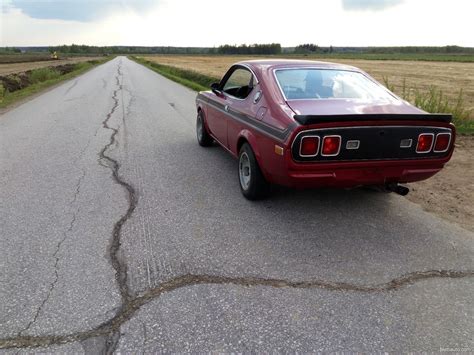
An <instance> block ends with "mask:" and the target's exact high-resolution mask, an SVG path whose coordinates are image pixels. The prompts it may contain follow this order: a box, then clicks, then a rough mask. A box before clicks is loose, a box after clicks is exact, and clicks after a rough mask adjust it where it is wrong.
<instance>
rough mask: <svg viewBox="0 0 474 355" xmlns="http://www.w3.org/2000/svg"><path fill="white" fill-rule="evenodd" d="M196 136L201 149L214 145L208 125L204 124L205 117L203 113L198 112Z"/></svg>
mask: <svg viewBox="0 0 474 355" xmlns="http://www.w3.org/2000/svg"><path fill="white" fill-rule="evenodd" d="M196 136H197V140H198V143H199V145H200V146H201V147H209V146H211V145H212V142H213V139H212V137H211V135H210V134H209V133H208V132H207V129H206V125H205V124H204V115H203V113H202V111H199V112H198V115H197V118H196Z"/></svg>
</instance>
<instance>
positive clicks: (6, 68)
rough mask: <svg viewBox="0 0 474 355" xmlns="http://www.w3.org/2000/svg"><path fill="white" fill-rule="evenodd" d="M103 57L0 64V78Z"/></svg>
mask: <svg viewBox="0 0 474 355" xmlns="http://www.w3.org/2000/svg"><path fill="white" fill-rule="evenodd" d="M102 58H103V57H74V58H68V59H59V60H45V61H40V62H26V63H8V64H0V76H4V75H8V74H13V73H21V72H25V71H27V70H31V69H38V68H45V67H51V66H58V65H64V64H72V63H79V62H87V61H89V60H94V59H102Z"/></svg>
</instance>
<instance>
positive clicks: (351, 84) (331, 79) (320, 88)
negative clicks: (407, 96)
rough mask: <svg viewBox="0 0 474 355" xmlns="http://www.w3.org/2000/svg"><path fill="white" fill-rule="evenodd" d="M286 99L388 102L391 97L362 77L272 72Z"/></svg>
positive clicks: (349, 73)
mask: <svg viewBox="0 0 474 355" xmlns="http://www.w3.org/2000/svg"><path fill="white" fill-rule="evenodd" d="M275 74H276V78H277V80H278V83H279V85H280V87H281V90H282V91H283V94H284V95H285V98H286V99H287V100H303V99H365V100H376V99H390V98H392V99H393V97H392V96H391V95H390V94H389V93H388V92H387V91H386V90H385V89H384V88H383V87H381V86H379V85H378V84H376V83H375V82H373V81H372V80H370V79H369V78H367V77H366V76H365V75H363V74H361V73H358V72H354V71H348V70H334V69H314V68H301V69H279V70H276V72H275Z"/></svg>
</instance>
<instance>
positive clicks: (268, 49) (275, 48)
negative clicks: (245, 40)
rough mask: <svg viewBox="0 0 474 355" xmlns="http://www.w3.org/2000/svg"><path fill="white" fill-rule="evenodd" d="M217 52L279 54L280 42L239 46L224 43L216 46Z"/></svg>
mask: <svg viewBox="0 0 474 355" xmlns="http://www.w3.org/2000/svg"><path fill="white" fill-rule="evenodd" d="M217 53H218V54H281V44H280V43H269V44H251V45H248V46H247V45H246V44H242V45H240V46H235V45H229V44H224V45H223V46H219V48H217Z"/></svg>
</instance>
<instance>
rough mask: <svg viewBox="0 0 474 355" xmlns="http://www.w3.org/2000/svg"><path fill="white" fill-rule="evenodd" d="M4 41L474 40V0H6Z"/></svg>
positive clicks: (0, 20)
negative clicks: (473, 23)
mask: <svg viewBox="0 0 474 355" xmlns="http://www.w3.org/2000/svg"><path fill="white" fill-rule="evenodd" d="M0 4H1V11H0V46H48V45H60V44H72V43H76V44H88V45H99V46H103V45H136V46H184V47H214V46H219V45H221V44H244V43H246V44H252V43H272V42H276V43H281V45H282V46H284V47H292V46H296V45H298V44H302V43H314V44H317V45H320V46H330V45H332V46H444V45H459V46H465V47H474V29H473V27H472V25H471V23H472V22H471V18H472V14H473V13H474V1H473V0H450V1H447V0H234V1H230V0H0Z"/></svg>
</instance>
